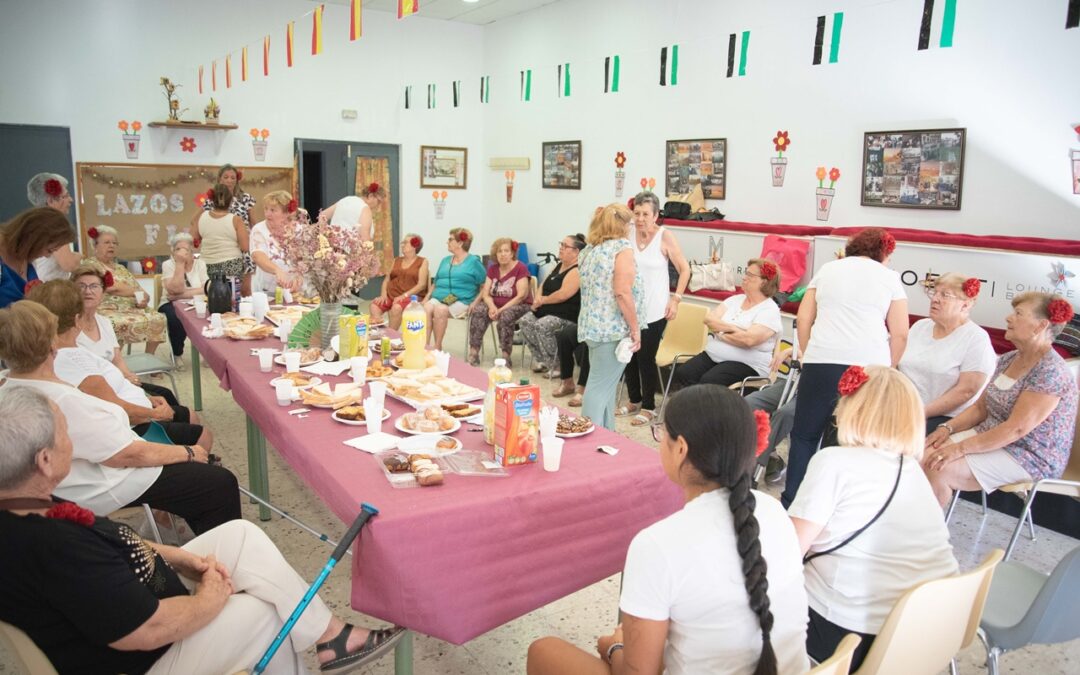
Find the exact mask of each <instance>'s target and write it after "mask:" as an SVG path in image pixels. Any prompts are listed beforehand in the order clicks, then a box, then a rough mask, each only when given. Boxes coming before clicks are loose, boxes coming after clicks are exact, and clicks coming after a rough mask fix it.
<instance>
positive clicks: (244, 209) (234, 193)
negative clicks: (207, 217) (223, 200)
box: [202, 164, 255, 230]
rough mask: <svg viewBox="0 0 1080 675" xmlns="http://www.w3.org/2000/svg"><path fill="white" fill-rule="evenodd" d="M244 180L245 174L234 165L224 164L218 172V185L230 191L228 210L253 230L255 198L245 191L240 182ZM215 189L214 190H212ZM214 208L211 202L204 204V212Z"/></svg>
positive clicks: (216, 183)
mask: <svg viewBox="0 0 1080 675" xmlns="http://www.w3.org/2000/svg"><path fill="white" fill-rule="evenodd" d="M242 180H244V173H243V172H242V171H240V169H237V168H236V167H235V166H233V165H232V164H223V165H221V168H220V169H218V172H217V181H216V182H215V183H214V185H215V186H217V185H224V186H225V188H226V189H227V190H228V191H229V200H228V205H227V206H226V209H227V210H228V212H229V213H231V214H233V215H234V216H238V217H239V218H240V220H242V221H243V222H244V227H245V228H247V229H249V230H250V229H251V209H252V207H254V206H255V198H254V197H252V196H251V194H250V193H249V192H247V191H246V190H244V187H243V186H242V185H241V184H240V181H242ZM211 189H213V188H211ZM213 207H214V205H213V203H212V202H211V201H210V200H207V201H205V202H203V206H202V208H203V210H204V211H209V210H211V209H212V208H213Z"/></svg>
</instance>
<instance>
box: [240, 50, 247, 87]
mask: <svg viewBox="0 0 1080 675" xmlns="http://www.w3.org/2000/svg"><path fill="white" fill-rule="evenodd" d="M240 81H241V82H247V47H244V48H243V49H241V50H240Z"/></svg>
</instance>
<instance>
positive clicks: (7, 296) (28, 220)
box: [0, 207, 75, 308]
mask: <svg viewBox="0 0 1080 675" xmlns="http://www.w3.org/2000/svg"><path fill="white" fill-rule="evenodd" d="M74 239H75V235H74V233H73V232H72V230H71V224H70V223H69V222H68V220H67V218H65V217H64V216H63V214H61V213H60V212H59V211H57V210H55V209H51V208H47V207H40V208H36V209H28V210H26V211H23V212H22V213H20V214H19V215H17V216H15V217H14V218H12V219H11V220H9V221H8V222H6V223H4V224H3V225H0V308H3V307H7V306H8V305H10V304H11V303H13V302H16V301H17V300H21V299H22V298H23V295H24V294H25V292H26V287H27V286H28V285H29V284H32V283H34V282H37V281H38V275H37V270H36V269H35V268H34V262H33V261H34V260H38V259H41V258H43V257H48V256H51V255H52V254H53V253H55V252H56V251H57V250H59V249H60V248H61V247H63V246H66V245H67V244H69V243H70V242H71V241H73V240H74Z"/></svg>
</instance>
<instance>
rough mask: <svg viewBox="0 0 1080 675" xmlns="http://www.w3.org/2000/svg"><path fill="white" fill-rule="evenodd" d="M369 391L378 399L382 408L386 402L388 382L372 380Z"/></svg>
mask: <svg viewBox="0 0 1080 675" xmlns="http://www.w3.org/2000/svg"><path fill="white" fill-rule="evenodd" d="M368 391H370V392H371V398H372V400H375V401H378V403H379V410H382V407H383V403H385V402H386V383H385V382H372V383H371V384H369V385H368ZM365 414H366V413H365Z"/></svg>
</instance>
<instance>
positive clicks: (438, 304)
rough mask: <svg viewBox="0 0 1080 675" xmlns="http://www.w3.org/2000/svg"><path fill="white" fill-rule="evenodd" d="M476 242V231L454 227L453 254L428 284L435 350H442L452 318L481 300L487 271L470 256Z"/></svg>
mask: <svg viewBox="0 0 1080 675" xmlns="http://www.w3.org/2000/svg"><path fill="white" fill-rule="evenodd" d="M472 243H473V236H472V232H469V231H468V230H466V229H465V228H464V227H455V228H452V229H451V230H450V238H449V239H448V240H447V241H446V250H447V251H449V252H450V255H448V256H446V257H445V258H443V259H442V261H441V262H440V263H439V267H438V269H436V270H435V276H433V277H432V279H431V283H430V284H428V293H427V296H426V297H425V298H424V309H426V310H427V318H428V326H429V327H430V330H429V332H428V335H429V336H430V339H433V340H434V341H435V349H442V343H443V338H444V337H445V336H446V326H447V324H448V323H449V322H450V317H454V318H455V319H461V318H463V317H464V316H465V315H467V314H469V313H470V311H471V310H472V307H473V306H474V305H475V304H477V303H478V302H479V301H480V288H481V286H482V285H483V283H484V281H485V280H486V279H487V272H486V271H485V270H484V264H483V263H482V262H480V258H477V257H476V256H474V255H470V254H469V249H470V248H472Z"/></svg>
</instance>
